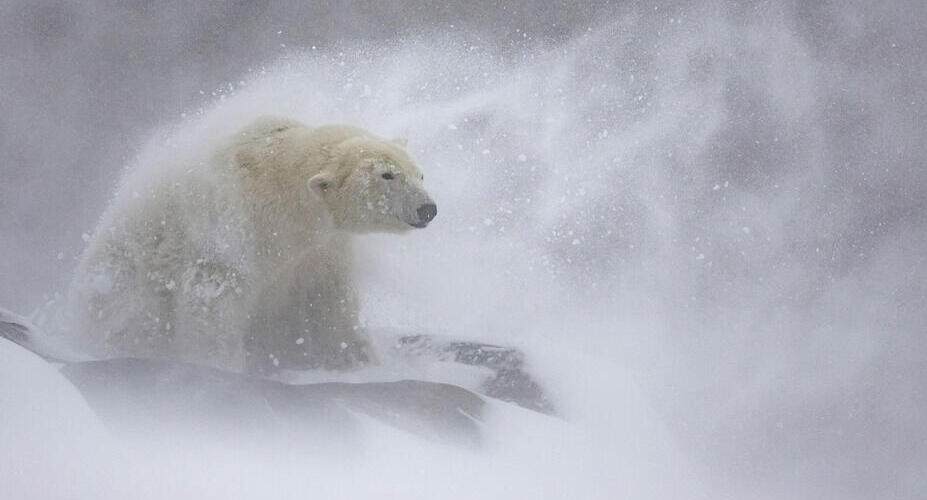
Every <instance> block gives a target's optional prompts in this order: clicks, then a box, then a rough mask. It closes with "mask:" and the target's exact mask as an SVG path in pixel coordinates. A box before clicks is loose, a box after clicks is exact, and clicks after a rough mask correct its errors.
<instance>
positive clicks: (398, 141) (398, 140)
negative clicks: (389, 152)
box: [393, 137, 409, 148]
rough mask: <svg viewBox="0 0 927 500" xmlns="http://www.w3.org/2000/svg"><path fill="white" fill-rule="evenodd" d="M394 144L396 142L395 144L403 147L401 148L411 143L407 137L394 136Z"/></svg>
mask: <svg viewBox="0 0 927 500" xmlns="http://www.w3.org/2000/svg"><path fill="white" fill-rule="evenodd" d="M393 144H395V145H397V146H399V147H401V148H404V147H406V146H408V145H409V140H408V139H406V138H405V137H394V138H393Z"/></svg>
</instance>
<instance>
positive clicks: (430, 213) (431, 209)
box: [409, 201, 438, 228]
mask: <svg viewBox="0 0 927 500" xmlns="http://www.w3.org/2000/svg"><path fill="white" fill-rule="evenodd" d="M415 214H416V215H418V221H417V222H414V223H413V222H410V223H409V225H410V226H412V227H417V228H423V227H425V226H427V225H428V223H429V222H431V220H432V219H434V218H435V216H436V215H438V206H437V205H435V203H434V202H433V201H429V202H428V203H424V204H422V205H421V206H420V207H418V209H416V210H415Z"/></svg>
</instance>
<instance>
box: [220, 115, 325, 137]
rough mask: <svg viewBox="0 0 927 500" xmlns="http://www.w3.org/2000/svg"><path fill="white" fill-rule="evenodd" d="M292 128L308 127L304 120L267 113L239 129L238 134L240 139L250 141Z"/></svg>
mask: <svg viewBox="0 0 927 500" xmlns="http://www.w3.org/2000/svg"><path fill="white" fill-rule="evenodd" d="M290 129H308V127H307V126H306V125H305V124H303V123H302V122H299V121H296V120H293V119H291V118H285V117H282V116H273V115H265V116H260V117H258V118H255V119H254V120H252V121H251V123H249V124H248V125H246V126H245V127H244V128H242V129H241V130H239V131H238V134H237V135H238V140H239V141H248V140H251V139H256V138H259V137H266V136H268V135H272V134H275V133H280V132H283V131H286V130H290Z"/></svg>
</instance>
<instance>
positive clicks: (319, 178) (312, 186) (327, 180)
mask: <svg viewBox="0 0 927 500" xmlns="http://www.w3.org/2000/svg"><path fill="white" fill-rule="evenodd" d="M308 185H309V191H311V192H312V193H313V194H315V195H316V196H318V197H319V198H320V199H321V198H322V197H323V196H324V195H325V191H326V190H328V188H329V187H331V185H332V178H331V176H330V175H328V174H327V173H325V172H319V173H317V174H315V175H313V176H312V177H311V178H310V179H309V182H308Z"/></svg>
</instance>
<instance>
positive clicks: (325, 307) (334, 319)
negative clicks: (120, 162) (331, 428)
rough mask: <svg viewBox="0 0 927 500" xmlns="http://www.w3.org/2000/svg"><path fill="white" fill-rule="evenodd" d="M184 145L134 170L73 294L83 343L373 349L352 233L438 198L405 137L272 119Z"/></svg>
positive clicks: (267, 363)
mask: <svg viewBox="0 0 927 500" xmlns="http://www.w3.org/2000/svg"><path fill="white" fill-rule="evenodd" d="M175 156H176V157H174V158H172V159H170V160H169V161H166V164H158V163H152V164H150V165H144V166H142V167H141V168H140V171H138V172H135V173H133V174H132V175H131V176H129V177H128V178H127V179H126V180H125V181H124V183H123V185H122V187H121V188H120V190H119V192H118V193H117V196H116V198H115V199H114V201H113V203H112V204H111V206H110V207H109V208H108V209H107V211H106V213H105V214H104V216H103V218H102V220H101V222H100V224H99V226H98V227H97V229H96V231H95V233H94V235H93V238H92V240H91V242H90V245H89V247H88V249H87V251H86V253H85V254H84V256H83V258H82V260H81V262H80V265H79V267H78V270H77V274H76V276H75V278H74V281H73V283H72V286H71V290H70V294H69V300H70V303H71V307H70V310H71V311H72V314H75V315H76V318H75V324H76V332H75V334H76V336H77V337H78V338H79V339H80V341H81V342H82V343H83V344H84V345H86V346H87V348H88V349H90V350H91V351H92V352H93V353H94V354H95V355H97V356H139V357H176V358H181V359H184V360H187V361H190V362H195V363H201V364H207V365H211V366H216V367H221V368H226V369H232V370H243V369H248V370H254V371H273V370H274V369H277V368H310V367H321V368H328V369H337V368H349V367H353V366H357V365H358V364H361V363H364V362H367V361H372V360H374V359H375V354H374V353H373V352H372V351H371V347H370V344H369V342H368V339H367V337H366V335H365V333H364V332H363V331H362V329H361V328H359V326H358V318H357V299H356V294H355V290H354V287H353V285H352V263H351V262H350V256H351V248H350V242H351V233H357V232H370V231H389V232H403V231H406V230H408V229H409V228H410V227H411V224H420V223H421V222H423V221H420V220H419V219H418V215H417V212H416V209H417V208H418V207H420V206H421V205H423V204H425V203H432V202H431V199H430V198H429V197H428V194H427V193H426V192H425V190H424V188H423V187H422V184H421V174H420V173H419V171H418V169H417V168H416V167H415V165H414V163H413V162H412V160H411V159H410V158H409V156H408V155H407V154H406V152H405V151H404V150H403V148H402V145H401V144H400V143H399V142H397V141H389V140H384V139H381V138H378V137H375V136H373V135H372V134H370V133H368V132H366V131H364V130H362V129H358V128H354V127H348V126H325V127H319V128H310V127H307V126H305V125H302V124H300V123H298V122H295V121H291V120H286V119H281V118H273V117H265V118H261V119H258V120H257V121H255V122H253V123H252V124H251V125H249V126H248V127H245V128H244V129H243V130H241V131H239V132H238V133H236V134H234V135H233V136H232V137H231V138H229V139H228V140H227V141H226V142H224V143H223V144H221V145H219V146H218V147H216V148H214V150H213V151H212V153H211V154H210V155H206V156H203V157H202V158H198V157H194V156H184V155H179V156H177V155H175ZM165 157H166V158H171V156H170V155H167V154H165ZM387 171H388V172H390V173H391V174H392V175H393V179H392V180H386V179H384V178H383V174H384V173H385V172H387Z"/></svg>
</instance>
